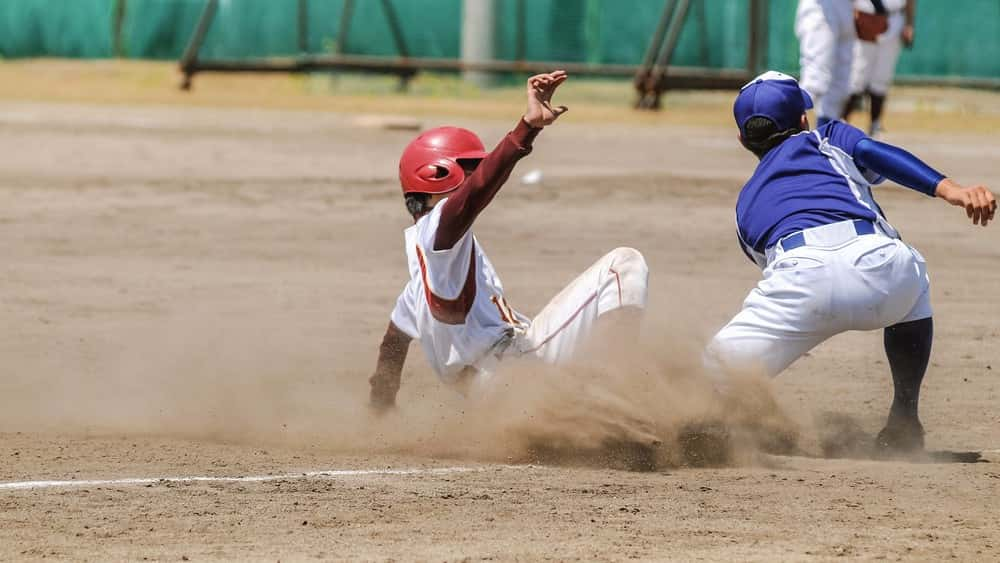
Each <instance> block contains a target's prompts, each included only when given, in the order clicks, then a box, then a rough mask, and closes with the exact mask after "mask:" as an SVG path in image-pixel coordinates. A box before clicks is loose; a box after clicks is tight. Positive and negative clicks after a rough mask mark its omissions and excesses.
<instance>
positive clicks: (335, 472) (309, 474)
mask: <svg viewBox="0 0 1000 563" xmlns="http://www.w3.org/2000/svg"><path fill="white" fill-rule="evenodd" d="M504 467H517V466H504ZM524 467H527V466H524ZM489 469H496V467H495V466H494V467H437V468H427V469H419V468H418V469H332V470H329V471H305V472H302V473H285V474H282V475H249V476H244V477H207V476H206V477H146V478H125V479H74V480H71V481H12V482H8V483H0V490H3V491H23V490H27V489H52V488H60V487H102V486H116V485H118V486H121V485H155V484H157V483H263V482H266V481H282V480H290V479H315V478H333V477H356V476H364V475H447V474H449V473H471V472H475V471H487V470H489Z"/></svg>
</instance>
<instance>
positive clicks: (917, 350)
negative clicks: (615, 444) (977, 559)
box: [706, 72, 997, 453]
mask: <svg viewBox="0 0 1000 563" xmlns="http://www.w3.org/2000/svg"><path fill="white" fill-rule="evenodd" d="M811 106H812V100H811V98H810V97H809V94H808V93H806V91H805V90H803V89H801V88H800V87H799V84H798V83H797V82H796V81H795V80H794V79H793V78H791V77H790V76H787V75H784V74H781V73H777V72H767V73H764V74H762V75H760V76H759V77H757V78H756V79H754V80H753V81H752V82H750V83H749V84H747V85H746V86H744V87H743V88H742V90H741V91H740V93H739V95H738V96H737V98H736V102H735V104H734V107H733V113H734V115H735V117H736V125H737V126H738V128H739V137H740V142H741V143H742V144H743V146H744V147H745V148H746V149H747V150H749V151H750V152H752V153H754V154H755V155H756V156H757V157H758V158H759V159H760V163H759V164H758V165H757V169H756V170H755V171H754V173H753V176H751V178H750V180H749V181H748V182H747V183H746V185H745V186H744V187H743V189H742V191H741V192H740V194H739V198H738V200H737V203H736V224H737V230H738V235H739V242H740V246H741V247H742V249H743V251H744V253H746V255H747V256H748V257H749V258H750V259H751V260H753V261H754V262H755V263H756V264H757V265H758V266H759V267H760V268H762V269H763V272H764V279H763V280H761V281H760V282H759V283H758V284H757V287H756V288H754V289H753V290H752V291H751V292H750V295H749V296H747V298H746V300H745V301H744V302H743V308H742V310H741V311H740V312H739V313H738V314H737V315H736V316H735V317H734V318H733V319H732V320H731V321H730V322H729V324H727V325H726V326H725V327H724V328H723V329H722V330H721V331H719V333H718V334H716V335H715V338H714V339H713V340H712V342H711V343H710V344H709V346H708V348H707V350H706V363H707V365H708V367H709V368H710V371H711V372H712V373H714V374H717V375H719V376H724V375H725V374H731V373H733V372H735V371H738V370H739V371H742V370H751V371H754V372H757V373H766V374H768V375H770V376H775V375H777V374H779V373H781V371H782V370H784V369H785V368H786V367H788V366H789V365H790V364H791V363H792V362H794V361H795V360H796V359H798V358H799V357H801V356H802V355H803V354H805V353H806V352H807V351H809V350H810V349H811V348H813V347H814V346H816V345H817V344H819V343H821V342H823V341H824V340H826V339H827V338H830V337H831V336H833V335H835V334H838V333H841V332H845V331H848V330H875V329H884V339H885V353H886V356H887V357H888V360H889V367H890V369H891V371H892V380H893V386H894V391H895V393H894V396H893V401H892V406H891V408H890V410H889V416H888V420H887V422H886V424H885V427H884V428H883V429H882V430H881V431H880V432H879V434H878V437H877V439H876V447H878V448H879V449H880V450H881V451H882V452H885V453H892V452H907V451H913V450H920V449H922V448H923V443H924V431H923V427H922V425H921V423H920V419H919V416H918V412H917V403H918V398H919V395H920V384H921V382H922V380H923V377H924V372H925V370H926V369H927V361H928V358H929V356H930V351H931V340H932V336H933V322H932V319H931V305H930V299H929V280H928V277H927V268H926V265H925V263H924V259H923V258H922V257H921V255H920V254H919V253H918V252H917V251H916V250H914V249H913V248H911V247H910V246H908V245H907V244H905V243H903V242H902V241H901V240H900V238H899V234H898V233H897V232H896V229H894V228H893V227H892V225H890V224H889V222H888V221H886V218H885V215H884V214H883V213H882V210H881V209H880V208H879V206H878V204H877V203H876V202H875V199H874V198H873V197H872V190H871V184H872V183H877V182H878V181H880V180H881V178H888V179H890V180H892V181H894V182H896V183H898V184H900V185H902V186H906V187H908V188H910V189H913V190H917V191H919V192H921V193H923V194H926V195H928V196H931V197H938V198H941V199H943V200H945V201H946V202H948V203H950V204H952V205H956V206H959V207H962V208H964V209H965V211H966V214H967V215H968V217H969V218H970V219H971V220H972V222H973V223H974V224H978V225H982V226H984V227H985V226H986V225H987V224H988V223H989V222H990V221H992V220H993V218H994V215H995V213H996V208H997V203H996V199H995V198H994V196H993V194H992V193H990V191H989V190H988V189H986V188H985V187H983V186H973V187H963V186H961V185H959V184H958V183H956V182H955V181H953V180H951V179H950V178H947V177H945V175H944V174H941V173H940V172H937V171H936V170H934V169H933V168H931V167H930V166H928V165H927V164H925V163H923V162H922V161H920V160H919V159H918V158H917V157H915V156H913V155H912V154H910V153H908V152H906V151H905V150H903V149H900V148H898V147H894V146H892V145H888V144H885V143H881V142H878V141H875V140H872V139H870V138H869V137H867V136H865V134H864V133H862V132H861V131H859V130H858V129H856V128H854V127H851V126H850V125H847V124H845V123H843V122H840V121H831V122H829V123H827V124H826V125H823V126H820V127H819V128H818V129H816V130H814V131H810V130H809V122H808V120H807V119H806V115H805V111H806V109H808V108H810V107H811ZM720 381H721V384H720V386H721V387H723V388H725V379H724V377H723V378H721V380H720Z"/></svg>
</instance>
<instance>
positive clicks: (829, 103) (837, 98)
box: [819, 27, 856, 119]
mask: <svg viewBox="0 0 1000 563" xmlns="http://www.w3.org/2000/svg"><path fill="white" fill-rule="evenodd" d="M855 42H856V38H855V36H854V28H853V27H849V28H848V31H847V32H844V31H843V30H841V32H840V34H839V35H838V36H837V38H836V43H835V45H834V46H833V51H834V53H833V56H834V62H833V74H832V75H831V77H830V87H829V89H828V90H827V93H826V96H825V97H824V99H823V101H822V103H821V105H820V110H819V111H820V114H821V115H822V116H823V117H826V118H829V119H840V118H841V117H843V112H844V106H845V105H846V104H847V99H848V98H849V97H850V94H851V92H850V90H851V70H852V67H853V61H854V43H855Z"/></svg>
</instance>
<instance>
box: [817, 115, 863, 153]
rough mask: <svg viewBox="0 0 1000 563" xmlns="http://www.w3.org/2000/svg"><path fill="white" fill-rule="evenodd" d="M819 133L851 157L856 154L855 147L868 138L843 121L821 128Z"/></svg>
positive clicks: (830, 123)
mask: <svg viewBox="0 0 1000 563" xmlns="http://www.w3.org/2000/svg"><path fill="white" fill-rule="evenodd" d="M818 131H819V132H820V135H821V136H822V137H823V138H825V139H826V142H828V143H830V144H831V145H833V146H835V147H837V148H839V149H840V150H842V151H844V152H845V153H847V154H850V155H853V154H854V147H855V146H857V144H858V143H859V142H861V141H863V140H864V139H867V138H868V135H865V133H864V132H863V131H862V130H861V129H858V128H857V127H854V126H853V125H850V124H847V123H844V122H843V121H831V122H829V123H827V124H826V125H824V126H822V127H820V128H819V129H818Z"/></svg>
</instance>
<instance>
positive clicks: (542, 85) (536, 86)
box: [528, 70, 569, 91]
mask: <svg viewBox="0 0 1000 563" xmlns="http://www.w3.org/2000/svg"><path fill="white" fill-rule="evenodd" d="M567 78H569V75H568V74H567V73H566V71H565V70H557V71H554V72H547V73H543V74H536V75H534V76H532V77H531V78H529V79H528V87H529V88H532V89H533V90H537V91H546V90H554V89H555V88H557V87H558V86H559V85H560V84H562V83H563V82H565V81H566V79H567Z"/></svg>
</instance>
